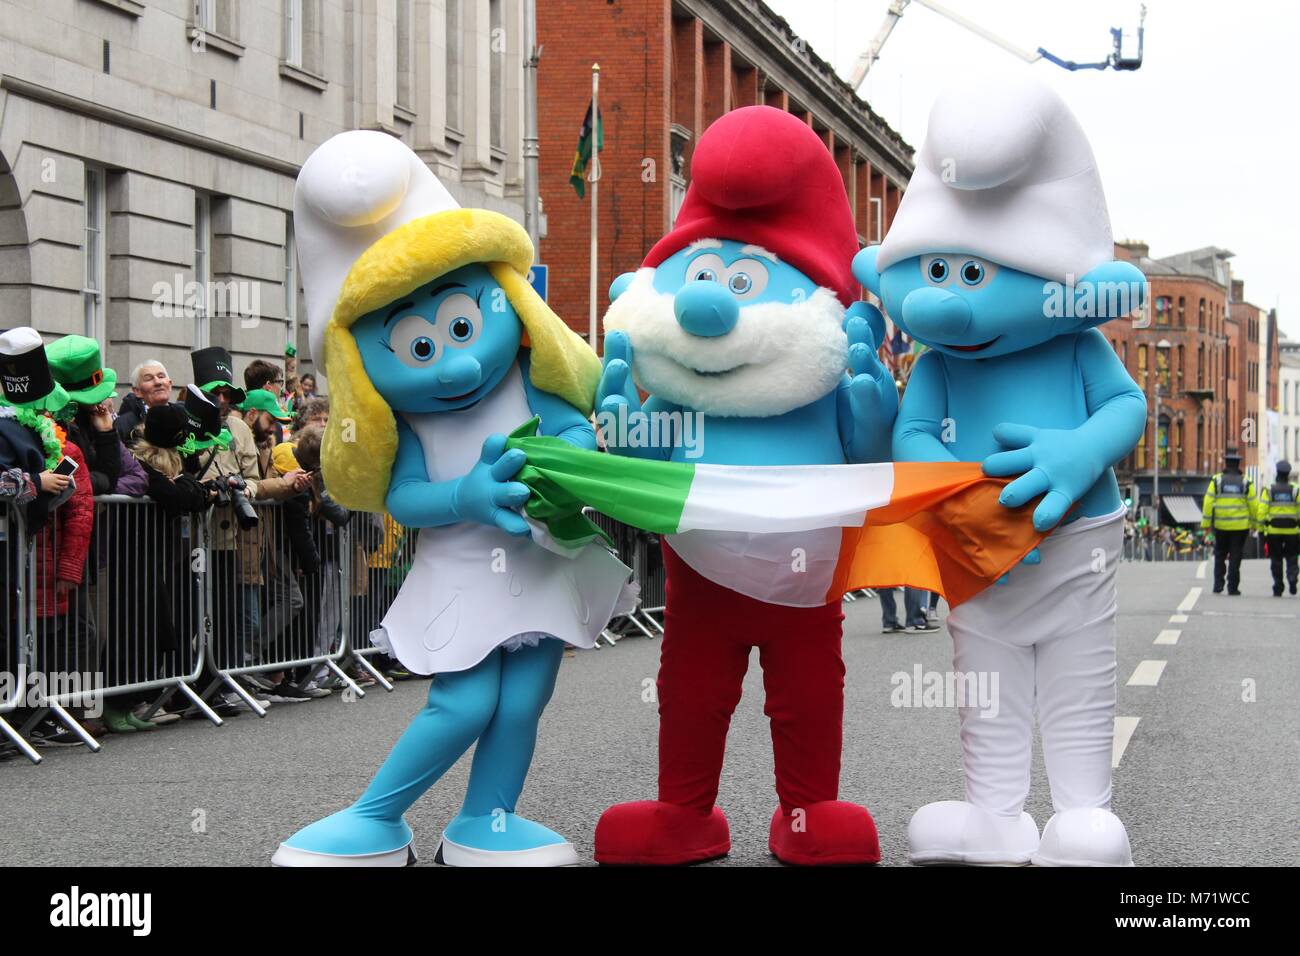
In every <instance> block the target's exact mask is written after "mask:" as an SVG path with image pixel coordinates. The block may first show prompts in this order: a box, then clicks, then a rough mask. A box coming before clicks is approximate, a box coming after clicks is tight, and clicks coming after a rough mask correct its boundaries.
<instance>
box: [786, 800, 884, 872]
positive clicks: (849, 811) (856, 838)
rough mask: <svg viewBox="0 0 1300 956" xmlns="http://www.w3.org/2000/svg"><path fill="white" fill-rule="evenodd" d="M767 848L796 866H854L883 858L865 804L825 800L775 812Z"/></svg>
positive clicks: (874, 826) (872, 822)
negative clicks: (799, 807)
mask: <svg viewBox="0 0 1300 956" xmlns="http://www.w3.org/2000/svg"><path fill="white" fill-rule="evenodd" d="M767 848H768V849H769V850H771V851H772V855H773V856H775V857H776V858H777V859H778V860H780V861H781V862H782V863H790V864H793V865H795V866H853V865H861V864H864V863H879V862H880V839H879V838H878V837H877V836H876V823H875V821H874V820H872V819H871V814H870V813H868V812H867V808H866V807H860V806H858V805H857V804H856V803H846V802H845V801H843V800H824V801H822V802H821V803H814V804H812V805H811V806H808V807H805V808H803V809H802V810H796V811H795V812H794V813H792V814H787V813H786V812H785V811H784V810H782V809H781V808H780V807H779V806H778V807H777V808H776V812H775V813H774V814H772V829H771V831H770V833H769V836H768V839H767Z"/></svg>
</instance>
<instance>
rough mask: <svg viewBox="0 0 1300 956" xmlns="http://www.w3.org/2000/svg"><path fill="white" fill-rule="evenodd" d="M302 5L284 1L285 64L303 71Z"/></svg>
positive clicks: (296, 0)
mask: <svg viewBox="0 0 1300 956" xmlns="http://www.w3.org/2000/svg"><path fill="white" fill-rule="evenodd" d="M302 3H303V0H284V62H285V63H287V64H289V65H290V66H296V67H298V69H302V65H303V62H302V33H303V30H302Z"/></svg>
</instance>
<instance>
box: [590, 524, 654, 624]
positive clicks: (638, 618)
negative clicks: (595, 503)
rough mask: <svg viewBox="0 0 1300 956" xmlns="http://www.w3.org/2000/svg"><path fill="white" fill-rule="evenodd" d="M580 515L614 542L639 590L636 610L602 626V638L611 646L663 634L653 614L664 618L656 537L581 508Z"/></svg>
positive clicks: (615, 548) (620, 558)
mask: <svg viewBox="0 0 1300 956" xmlns="http://www.w3.org/2000/svg"><path fill="white" fill-rule="evenodd" d="M582 513H583V514H584V515H586V516H587V518H589V519H590V520H591V522H592V523H593V524H594V525H596V527H598V528H600V529H601V530H602V531H604V532H605V533H606V534H607V535H609V536H610V538H612V539H613V541H614V550H615V551H616V552H617V553H618V557H619V560H620V561H622V562H623V563H624V564H626V565H627V566H628V567H629V568H631V569H632V579H633V580H634V581H636V582H637V583H638V584H639V585H640V587H641V596H640V601H639V604H638V606H637V607H636V608H634V609H633V610H632V611H631V612H629V613H627V614H624V615H622V616H621V617H616V618H614V619H613V620H611V621H610V622H609V623H608V624H607V625H605V630H604V632H603V633H602V634H601V637H603V638H605V640H606V641H607V642H608V643H610V644H611V645H612V644H614V643H615V642H616V641H618V639H619V638H621V637H624V636H625V635H627V634H630V633H632V632H633V631H637V632H639V633H641V634H643V635H645V636H646V637H652V638H653V637H658V636H659V635H660V634H663V632H664V627H663V624H662V623H661V622H659V621H657V620H655V618H654V614H656V613H657V614H660V615H661V616H662V614H663V609H664V596H665V594H666V589H667V585H666V580H665V574H664V567H663V554H662V553H661V552H660V550H659V536H658V535H654V534H650V533H648V532H646V531H642V530H640V529H639V528H633V527H630V526H628V525H625V524H621V523H620V522H618V521H615V520H614V519H613V518H610V517H608V516H607V515H603V514H601V513H600V512H599V511H596V510H594V509H592V508H584V509H583V510H582ZM647 625H649V626H648V627H647ZM656 632H658V633H656ZM597 646H599V642H597Z"/></svg>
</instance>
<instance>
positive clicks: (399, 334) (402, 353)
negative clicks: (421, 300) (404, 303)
mask: <svg viewBox="0 0 1300 956" xmlns="http://www.w3.org/2000/svg"><path fill="white" fill-rule="evenodd" d="M440 344H441V337H440V335H439V333H438V330H437V328H435V327H434V324H433V323H432V322H430V321H429V320H428V319H426V318H425V317H424V316H422V315H407V316H403V317H402V318H400V319H398V320H397V324H396V325H394V326H393V331H392V334H391V335H389V337H388V346H389V348H391V349H392V350H393V354H394V355H396V356H397V360H398V361H399V362H401V363H402V364H403V365H406V366H408V367H410V368H426V367H428V365H429V363H430V362H432V361H433V360H434V359H435V358H436V357H437V356H438V351H439V345H440Z"/></svg>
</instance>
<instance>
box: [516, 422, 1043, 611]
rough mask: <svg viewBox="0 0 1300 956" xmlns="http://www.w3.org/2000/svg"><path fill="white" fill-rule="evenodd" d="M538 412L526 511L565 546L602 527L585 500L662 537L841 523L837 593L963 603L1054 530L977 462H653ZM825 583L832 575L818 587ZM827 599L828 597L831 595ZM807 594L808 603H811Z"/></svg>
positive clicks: (524, 433) (522, 431) (528, 450)
mask: <svg viewBox="0 0 1300 956" xmlns="http://www.w3.org/2000/svg"><path fill="white" fill-rule="evenodd" d="M535 431H536V420H534V421H532V422H529V423H527V424H526V425H524V426H522V427H521V428H519V429H517V430H516V431H515V432H514V433H513V434H512V435H511V436H510V439H509V442H508V446H509V447H512V448H520V449H522V450H523V451H524V452H525V454H526V455H527V456H528V463H527V464H526V465H525V466H524V467H523V469H522V470H521V471H520V473H519V475H518V476H517V480H519V481H522V482H524V483H525V484H526V485H528V486H529V488H530V489H531V491H532V495H531V497H530V499H529V502H528V504H527V506H526V508H525V511H526V514H527V516H528V517H529V518H531V519H532V520H533V521H534V522H535V523H537V524H540V525H544V526H545V529H546V532H547V533H548V534H549V536H550V537H551V538H552V539H554V541H555V542H557V543H558V544H560V545H561V546H563V547H570V548H578V547H581V546H583V545H585V544H586V543H588V542H590V541H592V540H593V539H595V538H597V537H599V536H601V535H602V532H601V531H600V529H599V528H598V527H597V526H596V525H594V524H593V523H592V522H591V521H589V520H588V519H587V518H586V517H585V516H584V515H583V514H582V508H583V507H584V506H588V507H591V508H593V509H595V510H596V511H599V512H601V513H602V514H605V515H608V516H609V517H611V518H613V519H615V520H616V521H620V522H622V523H624V524H628V525H632V526H633V527H637V528H642V529H644V530H646V531H652V532H656V533H658V534H668V535H673V534H683V533H685V532H693V531H701V532H710V531H711V532H730V533H734V534H741V535H744V534H778V533H790V532H822V535H821V536H820V538H821V539H822V540H824V538H825V531H826V529H839V546H838V552H837V554H833V555H832V559H833V567H832V568H830V569H829V572H828V573H826V574H825V575H824V586H825V595H824V599H825V600H835V599H838V598H839V596H840V595H842V594H843V593H844V592H845V591H846V590H854V589H857V588H865V587H897V586H901V585H908V586H911V587H919V588H925V589H926V590H930V591H936V592H938V593H940V594H942V595H943V596H944V597H945V598H946V599H947V600H948V602H949V604H950V605H952V606H956V605H958V604H960V603H962V602H963V601H966V600H968V599H969V598H971V597H974V596H975V595H976V594H978V593H979V592H980V591H982V590H983V589H984V588H986V587H988V586H989V585H990V584H992V583H994V582H995V581H996V580H997V579H998V578H999V577H1001V576H1002V575H1003V574H1005V573H1006V572H1007V571H1009V570H1010V569H1011V568H1012V567H1013V566H1014V565H1015V564H1016V563H1017V562H1019V561H1020V559H1021V558H1023V557H1024V556H1025V555H1026V554H1027V553H1028V552H1029V551H1030V550H1031V549H1032V548H1033V547H1034V546H1035V545H1037V544H1038V543H1039V542H1040V541H1041V540H1042V538H1043V534H1042V533H1040V532H1037V531H1035V530H1034V527H1033V523H1032V521H1031V515H1032V513H1033V503H1030V504H1028V505H1025V506H1023V507H1022V508H1017V509H1011V508H1006V507H1004V506H1002V505H1001V504H999V503H998V494H999V493H1000V492H1001V490H1002V488H1003V487H1004V486H1005V485H1006V484H1007V481H1008V479H1005V478H989V477H987V476H985V475H984V474H983V472H982V471H981V470H980V466H979V465H978V464H977V463H969V462H929V463H927V462H886V463H881V464H869V465H790V466H784V465H777V466H745V465H709V464H693V463H690V462H663V461H646V460H642V459H639V458H630V457H624V456H619V455H609V454H600V453H597V452H591V451H583V450H581V449H578V448H574V447H573V446H572V445H570V444H568V443H567V442H564V441H562V440H560V439H558V438H550V437H545V436H538V435H536V434H535ZM817 587H818V588H819V589H820V588H821V587H822V584H820V583H819V584H818V585H817ZM819 599H820V597H819ZM799 603H804V602H802V601H800V602H799Z"/></svg>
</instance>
